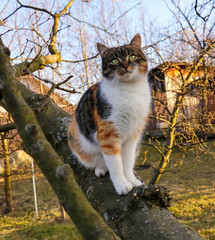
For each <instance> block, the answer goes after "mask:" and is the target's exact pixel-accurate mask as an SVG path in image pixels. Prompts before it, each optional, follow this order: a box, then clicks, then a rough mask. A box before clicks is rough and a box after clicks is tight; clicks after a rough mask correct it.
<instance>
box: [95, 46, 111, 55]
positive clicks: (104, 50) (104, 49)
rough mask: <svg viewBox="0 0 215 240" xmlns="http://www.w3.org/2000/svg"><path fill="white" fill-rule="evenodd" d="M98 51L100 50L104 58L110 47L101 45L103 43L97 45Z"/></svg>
mask: <svg viewBox="0 0 215 240" xmlns="http://www.w3.org/2000/svg"><path fill="white" fill-rule="evenodd" d="M97 49H98V51H99V53H100V55H101V57H103V56H104V53H105V52H106V51H107V50H109V48H108V47H106V46H105V45H103V44H101V43H97Z"/></svg>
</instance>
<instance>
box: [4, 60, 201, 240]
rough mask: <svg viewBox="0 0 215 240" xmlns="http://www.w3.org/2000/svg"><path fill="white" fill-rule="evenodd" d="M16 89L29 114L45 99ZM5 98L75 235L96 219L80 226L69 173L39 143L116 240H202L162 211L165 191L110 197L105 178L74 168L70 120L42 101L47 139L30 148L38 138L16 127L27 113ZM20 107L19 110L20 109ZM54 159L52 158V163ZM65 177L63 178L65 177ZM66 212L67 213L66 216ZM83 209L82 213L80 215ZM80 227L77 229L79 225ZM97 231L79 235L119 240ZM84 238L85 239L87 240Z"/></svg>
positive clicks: (150, 189) (41, 120) (112, 191)
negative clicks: (71, 224) (19, 92)
mask: <svg viewBox="0 0 215 240" xmlns="http://www.w3.org/2000/svg"><path fill="white" fill-rule="evenodd" d="M0 65H1V64H0ZM0 68H1V66H0ZM0 70H1V69H0ZM2 71H3V70H2ZM0 72H1V71H0ZM10 80H11V83H12V82H13V83H14V81H15V80H14V79H13V78H11V79H10ZM11 83H10V84H11ZM10 84H9V82H8V85H7V86H6V87H10ZM18 85H19V89H20V90H21V93H22V96H23V97H24V99H25V101H26V102H27V104H28V105H29V106H30V107H31V109H36V108H37V107H38V106H39V105H40V104H41V102H43V99H44V96H42V95H37V94H35V93H33V92H32V91H30V90H29V89H28V88H26V87H25V86H24V85H22V84H21V83H19V84H18ZM5 90H6V88H4V91H5ZM8 94H10V91H9V90H7V92H6V93H4V98H5V99H7V101H6V102H7V104H8V108H9V111H10V112H11V113H12V115H13V118H14V120H15V123H16V125H17V129H18V131H19V133H20V135H21V137H22V139H23V142H24V145H25V146H26V147H27V149H28V152H29V153H30V154H31V155H32V157H34V158H35V160H36V161H37V163H38V165H39V167H40V168H41V169H42V171H43V173H44V174H45V176H46V177H47V179H48V180H49V182H50V184H51V185H52V187H53V189H54V190H55V192H56V194H57V196H58V198H59V199H60V202H61V204H62V205H63V206H64V208H65V210H66V211H67V212H68V213H69V214H70V217H72V218H74V216H72V211H74V213H75V215H76V217H77V218H76V221H75V224H76V225H77V226H78V227H79V230H81V228H82V227H84V225H86V224H89V221H90V222H92V223H93V222H94V219H98V216H96V218H93V217H91V216H89V217H91V218H88V220H86V221H85V220H84V219H85V218H84V217H85V215H84V208H85V206H87V208H89V207H88V203H87V201H86V200H83V201H79V199H77V197H76V196H77V195H76V191H79V188H78V186H77V184H76V182H75V181H74V179H73V177H72V176H73V172H72V171H71V170H70V168H69V166H68V165H65V164H64V165H63V164H62V163H61V162H59V163H57V164H56V162H58V161H59V160H58V158H57V156H56V153H53V151H52V150H50V151H47V152H45V151H44V150H41V149H40V148H38V144H39V145H40V144H42V145H43V142H45V141H46V139H48V140H49V142H50V143H51V145H52V147H53V148H54V149H55V151H56V152H57V153H58V155H59V156H61V158H62V159H63V160H64V162H65V163H69V164H70V166H71V167H72V169H73V171H74V175H75V178H76V181H77V183H78V184H79V186H80V187H81V189H82V191H83V192H84V193H85V195H86V197H87V199H88V200H89V202H90V203H91V205H92V206H93V207H94V208H95V209H96V210H97V211H98V212H99V213H100V214H101V215H102V216H103V218H104V220H105V221H106V223H107V224H108V225H109V226H110V227H111V228H112V229H113V230H114V231H115V232H116V233H117V234H118V235H119V236H120V237H121V239H124V240H140V239H143V240H144V239H146V240H150V239H152V240H160V239H162V240H172V239H174V240H181V239H183V240H198V239H202V238H201V237H200V236H199V235H198V234H197V233H196V232H194V231H191V230H190V229H188V228H187V227H185V226H183V225H181V224H179V222H178V221H177V220H176V219H175V218H174V217H173V216H172V214H171V213H170V211H169V210H168V209H166V208H164V206H167V205H168V202H169V197H168V194H166V191H165V189H163V188H161V187H156V186H152V187H148V188H146V189H145V188H144V187H139V188H135V189H133V190H132V191H131V192H130V193H129V194H128V195H126V196H119V195H117V193H116V192H115V189H114V187H113V185H112V183H111V181H110V179H109V176H105V177H102V178H97V177H95V175H94V172H93V171H90V170H86V169H85V168H83V167H81V166H80V165H79V164H78V163H77V159H76V158H75V157H74V156H73V154H72V153H71V152H70V150H69V147H68V144H67V137H66V136H67V134H66V133H67V127H68V124H69V122H70V120H71V119H70V116H69V114H67V113H66V112H64V111H63V110H62V109H60V108H59V107H58V106H57V105H56V104H55V103H54V102H53V101H52V100H50V99H47V101H46V104H45V106H44V108H43V109H42V111H40V113H39V114H37V116H36V117H37V121H38V122H39V125H40V126H39V127H41V129H42V130H43V133H44V134H45V136H46V139H44V138H41V140H40V142H35V139H34V136H32V134H33V135H34V134H37V133H34V129H30V130H33V133H31V134H30V135H27V137H26V136H25V135H24V133H23V132H24V131H26V129H27V130H29V129H28V127H27V126H28V125H27V122H26V123H20V122H19V121H20V119H19V118H20V117H21V116H22V114H23V115H26V111H23V110H22V112H21V113H19V114H18V113H17V107H18V106H17V105H16V104H14V102H13V104H12V103H10V101H11V100H10V97H12V98H13V99H12V100H14V97H13V96H12V95H11V96H6V95H8ZM9 105H10V106H9ZM19 107H21V106H20V105H19ZM32 114H33V113H31V115H32ZM29 121H30V123H31V122H32V120H31V118H29ZM23 124H24V125H23ZM35 124H36V123H35V122H34V123H33V125H35ZM22 125H23V126H22ZM41 141H42V142H41ZM46 144H47V143H46ZM35 146H36V148H35ZM29 149H30V151H29ZM50 152H51V154H50ZM55 158H57V160H56V159H55ZM53 169H54V171H53ZM56 170H57V174H56ZM61 170H62V171H63V174H61V173H62V171H61ZM67 171H68V172H67ZM66 173H68V175H67V174H66ZM70 177H71V178H70ZM70 191H72V194H69V193H70ZM80 194H81V193H80ZM71 208H72V211H70V210H71ZM82 208H83V210H81V209H82ZM78 210H79V211H78ZM83 218H84V219H83ZM80 223H82V225H81V224H80ZM98 226H99V224H98ZM102 226H103V228H99V229H97V232H96V234H94V233H93V232H92V229H93V228H88V229H87V231H85V233H83V234H85V239H94V240H95V239H102V240H103V239H119V238H118V237H117V236H116V235H113V233H112V232H111V231H107V232H108V233H109V235H108V236H106V238H105V237H104V236H102V235H101V234H100V232H99V231H102V230H107V228H106V227H105V225H102ZM86 234H88V235H89V236H88V237H87V236H86ZM111 234H112V235H111ZM93 237H94V238H93Z"/></svg>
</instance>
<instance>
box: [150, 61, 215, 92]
mask: <svg viewBox="0 0 215 240" xmlns="http://www.w3.org/2000/svg"><path fill="white" fill-rule="evenodd" d="M192 66H193V64H188V63H184V62H165V63H163V64H160V65H158V66H157V67H155V68H152V69H151V70H150V71H149V73H148V79H149V84H150V86H151V89H152V90H153V91H155V92H158V91H162V92H165V91H166V86H165V76H166V75H167V74H168V75H171V74H172V75H173V76H175V75H177V74H178V75H179V74H180V72H179V71H178V69H179V70H180V71H181V72H182V74H184V73H186V72H187V70H188V69H190V68H191V67H192ZM176 69H177V71H176ZM205 69H206V70H207V73H208V74H209V75H210V76H211V78H210V79H209V82H210V85H214V82H215V67H214V66H203V65H201V66H199V67H198V73H200V72H201V70H204V71H205Z"/></svg>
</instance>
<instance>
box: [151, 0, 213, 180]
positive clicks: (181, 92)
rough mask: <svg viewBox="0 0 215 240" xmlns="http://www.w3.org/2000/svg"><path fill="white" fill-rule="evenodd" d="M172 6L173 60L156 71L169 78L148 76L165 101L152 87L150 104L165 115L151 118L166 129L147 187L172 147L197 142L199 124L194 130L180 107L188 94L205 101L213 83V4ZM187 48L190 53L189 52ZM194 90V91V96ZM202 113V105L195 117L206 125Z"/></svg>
mask: <svg viewBox="0 0 215 240" xmlns="http://www.w3.org/2000/svg"><path fill="white" fill-rule="evenodd" d="M172 4H173V6H174V8H175V9H177V12H178V14H176V13H175V11H173V10H171V11H172V13H173V14H174V16H175V18H176V20H177V23H178V25H179V28H180V29H178V32H179V34H178V35H175V36H174V38H173V39H172V38H171V39H170V40H171V41H175V43H176V44H175V45H172V49H174V54H173V56H174V57H175V59H171V62H168V61H165V60H164V62H163V64H162V65H160V66H159V68H158V69H159V72H160V73H162V74H163V75H165V74H166V73H167V72H168V71H169V72H170V75H169V76H168V74H166V75H165V80H164V79H159V77H158V75H156V73H153V72H151V76H152V75H154V76H153V77H152V78H153V79H154V80H153V83H152V84H154V87H155V88H156V87H157V89H158V91H164V90H163V89H162V90H161V88H159V85H160V84H161V85H165V91H166V98H165V99H164V98H163V97H160V94H158V91H157V90H155V88H154V90H155V91H154V92H153V100H154V103H155V104H159V105H161V106H163V108H164V111H165V115H163V114H162V115H160V116H159V115H157V116H154V117H155V118H156V119H158V120H159V121H161V122H164V123H166V124H167V126H168V130H167V133H166V134H167V140H166V143H165V146H162V148H161V147H155V146H154V148H156V150H157V151H158V152H159V153H160V155H161V159H160V161H159V163H158V167H157V168H156V169H155V172H154V175H153V177H152V178H151V180H150V184H155V183H157V182H158V181H159V179H160V177H161V176H162V174H163V173H164V171H165V168H166V166H167V164H168V163H169V161H170V157H171V153H172V149H173V148H174V147H176V146H177V145H178V146H179V147H183V146H186V147H187V146H188V144H189V143H190V144H191V145H194V144H200V143H201V141H202V140H201V138H199V137H198V136H197V134H196V130H197V128H198V129H200V128H201V129H202V128H203V125H202V124H200V122H199V124H197V125H196V127H193V123H192V118H194V116H188V115H187V116H186V115H185V114H184V113H183V112H182V108H183V105H184V106H186V105H187V102H188V101H190V99H191V98H192V96H191V95H190V94H193V95H194V94H197V95H196V98H197V97H199V96H200V95H202V97H203V98H204V97H206V98H207V96H208V94H210V91H211V90H212V89H213V82H214V79H213V78H214V67H213V66H211V65H210V64H211V56H212V55H211V54H212V52H213V51H214V46H215V41H214V36H213V30H214V28H215V24H214V23H212V24H211V21H210V18H211V17H212V15H213V12H214V11H215V10H214V1H208V2H206V3H204V4H201V5H199V4H198V1H195V3H194V5H193V6H192V8H191V9H190V10H189V12H188V13H185V12H184V11H182V9H181V8H180V6H179V5H177V4H176V3H175V1H172ZM211 5H212V6H211ZM210 7H211V8H210ZM197 9H199V12H197V11H196V10H197ZM206 9H208V10H206ZM203 14H206V15H203ZM204 16H206V17H204ZM202 21H203V23H202ZM195 25H197V26H195ZM181 33H183V35H181ZM182 36H183V37H182ZM191 49H192V51H190V50H191ZM159 55H160V56H161V55H162V53H159ZM172 60H174V61H172ZM178 60H179V61H180V62H179V61H178ZM209 79H210V80H209ZM195 90H197V91H196V93H195ZM208 90H209V91H208ZM188 96H189V97H188ZM204 102H206V101H204ZM190 108H193V111H192V113H193V114H194V112H198V111H199V109H197V106H191V107H190ZM200 111H201V110H200ZM204 112H205V114H204ZM206 112H207V107H206V106H205V107H204V108H202V112H201V116H200V114H199V117H200V118H201V119H204V120H206V118H207V119H208V120H207V123H209V117H210V116H208V114H207V113H206ZM188 118H189V119H188ZM202 123H203V121H202ZM188 132H189V134H188Z"/></svg>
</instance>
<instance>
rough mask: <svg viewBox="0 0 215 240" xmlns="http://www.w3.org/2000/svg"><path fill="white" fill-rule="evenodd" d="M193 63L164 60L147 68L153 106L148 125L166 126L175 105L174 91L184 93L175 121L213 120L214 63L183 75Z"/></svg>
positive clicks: (214, 120)
mask: <svg viewBox="0 0 215 240" xmlns="http://www.w3.org/2000/svg"><path fill="white" fill-rule="evenodd" d="M191 68H192V66H191V65H189V64H185V63H165V64H161V65H159V66H157V67H155V68H153V69H152V70H151V71H150V72H149V83H150V86H151V89H152V98H153V99H152V106H151V112H150V115H149V117H150V119H149V123H148V129H162V128H167V127H168V123H167V121H168V120H169V118H170V116H171V112H172V111H173V109H174V105H175V100H176V95H177V94H178V93H182V92H183V94H184V100H183V103H182V107H181V108H180V112H179V116H178V119H177V122H179V124H178V126H182V124H184V123H192V124H202V125H205V124H215V67H212V66H206V67H203V66H200V67H198V69H197V71H195V72H193V74H191V78H190V79H189V81H186V77H187V76H188V74H189V73H190V70H191Z"/></svg>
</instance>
